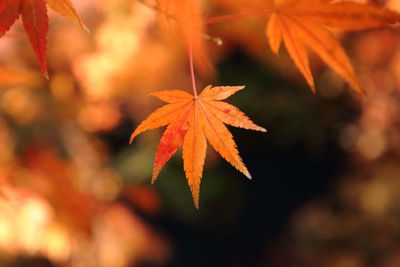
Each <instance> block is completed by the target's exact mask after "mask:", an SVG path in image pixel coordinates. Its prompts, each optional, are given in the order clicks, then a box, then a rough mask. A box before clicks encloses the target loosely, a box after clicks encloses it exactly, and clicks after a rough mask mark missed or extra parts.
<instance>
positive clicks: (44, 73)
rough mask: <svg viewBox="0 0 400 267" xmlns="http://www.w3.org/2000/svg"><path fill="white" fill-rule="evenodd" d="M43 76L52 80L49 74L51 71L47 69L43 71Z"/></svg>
mask: <svg viewBox="0 0 400 267" xmlns="http://www.w3.org/2000/svg"><path fill="white" fill-rule="evenodd" d="M43 76H44V77H45V78H46V80H50V76H49V73H48V72H47V70H46V72H43Z"/></svg>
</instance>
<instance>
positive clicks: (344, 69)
mask: <svg viewBox="0 0 400 267" xmlns="http://www.w3.org/2000/svg"><path fill="white" fill-rule="evenodd" d="M397 22H400V14H398V13H395V12H392V11H389V10H385V9H382V8H379V7H376V6H373V5H368V4H359V3H353V2H337V1H336V2H335V1H331V0H275V8H273V13H272V14H271V16H270V18H269V22H268V26H267V32H266V34H267V37H268V39H269V43H270V46H271V49H272V51H273V52H274V53H275V54H277V53H278V51H279V48H280V45H281V43H282V41H283V42H284V43H285V46H286V49H287V50H288V52H289V55H290V56H291V57H292V59H293V61H294V63H295V65H296V66H297V68H298V69H299V70H300V72H301V73H302V75H303V76H304V78H305V79H306V81H307V83H308V84H309V85H310V87H311V90H312V91H313V92H315V85H314V79H313V76H312V73H311V70H310V66H309V60H308V53H307V49H306V47H308V48H310V49H311V50H313V51H314V52H315V53H317V54H318V55H319V56H320V57H321V58H322V59H323V60H324V61H325V63H326V64H328V65H329V66H330V67H331V68H332V69H333V70H335V71H336V72H337V73H338V74H339V75H341V76H342V77H343V78H344V79H345V80H346V81H347V82H348V83H349V84H350V86H351V87H352V88H353V89H354V90H356V91H357V92H363V89H362V88H361V85H360V83H359V81H358V80H357V78H356V75H355V73H354V69H353V67H352V65H351V63H350V60H349V58H348V57H347V55H346V53H345V51H344V49H343V48H342V46H341V45H340V43H339V41H338V40H337V39H336V38H335V36H334V34H333V33H332V32H331V31H330V30H328V29H327V28H326V27H333V28H337V29H341V30H346V31H349V30H365V29H371V28H379V27H384V26H388V25H391V24H394V23H397Z"/></svg>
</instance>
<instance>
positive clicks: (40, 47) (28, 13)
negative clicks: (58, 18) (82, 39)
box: [0, 0, 87, 76]
mask: <svg viewBox="0 0 400 267" xmlns="http://www.w3.org/2000/svg"><path fill="white" fill-rule="evenodd" d="M46 4H47V5H48V6H49V7H51V8H52V9H53V10H54V11H56V12H58V13H59V14H61V15H63V16H65V17H67V18H69V19H71V20H73V21H74V22H76V23H78V24H79V25H81V27H82V28H84V29H85V30H87V28H86V27H85V25H84V24H83V23H82V21H81V20H80V19H79V17H78V15H77V13H76V11H75V9H74V7H73V6H72V3H71V1H70V0H1V3H0V37H1V36H3V35H4V34H5V33H6V32H7V31H8V30H9V29H10V28H11V26H12V25H13V24H14V23H15V21H16V20H17V19H18V18H19V16H22V21H23V25H24V28H25V31H26V33H27V34H28V36H29V40H30V42H31V44H32V47H33V50H34V51H35V54H36V56H37V58H38V60H39V64H40V68H41V69H42V72H43V73H44V75H45V76H47V66H46V49H47V39H46V35H47V32H48V28H49V25H48V20H49V19H48V16H47V7H46Z"/></svg>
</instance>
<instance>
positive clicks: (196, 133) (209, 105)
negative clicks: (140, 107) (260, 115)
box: [131, 85, 266, 208]
mask: <svg viewBox="0 0 400 267" xmlns="http://www.w3.org/2000/svg"><path fill="white" fill-rule="evenodd" d="M243 88H244V87H243V86H231V87H220V86H218V87H212V86H211V85H210V86H207V87H206V88H205V89H204V90H203V91H202V92H201V94H200V95H199V96H197V95H196V96H193V95H190V94H188V93H186V92H185V91H179V90H171V91H160V92H155V93H152V94H151V95H153V96H155V97H158V98H160V99H161V100H163V101H165V102H167V103H168V105H166V106H164V107H162V108H160V109H158V110H156V111H155V112H153V113H152V114H151V115H150V116H149V117H148V118H147V119H146V120H145V121H143V122H142V123H141V124H140V125H139V126H138V128H137V129H136V130H135V131H134V132H133V134H132V136H131V142H132V141H133V139H134V138H135V137H136V136H137V135H138V134H140V133H141V132H143V131H146V130H149V129H154V128H158V127H161V126H164V125H168V127H167V129H166V130H165V132H164V134H163V136H162V137H161V140H160V144H159V145H158V149H157V153H156V159H155V161H154V169H153V178H152V180H153V182H154V181H155V179H157V176H158V174H159V172H160V171H161V169H162V167H163V166H164V164H165V163H166V162H167V161H168V160H169V159H170V158H171V157H172V156H173V155H174V154H175V152H176V151H177V150H178V149H179V148H180V147H183V162H184V169H185V173H186V177H187V179H188V183H189V186H190V189H191V190H192V195H193V200H194V204H195V206H196V207H197V208H198V207H199V192H200V181H201V177H202V173H203V165H204V160H205V157H206V149H207V143H206V139H207V140H208V142H209V143H210V144H211V146H212V147H213V148H214V149H215V150H216V151H217V152H218V153H219V154H220V155H221V156H222V157H223V158H224V159H225V160H226V161H228V162H229V163H230V164H232V166H234V167H235V168H236V169H238V170H239V171H240V172H242V173H243V174H244V175H245V176H246V177H247V178H249V179H250V178H251V175H250V173H249V171H248V170H247V168H246V166H245V165H244V163H243V161H242V159H241V158H240V156H239V152H238V151H237V148H236V144H235V142H234V141H233V137H232V134H231V133H230V132H229V130H228V129H227V128H226V127H225V125H224V123H226V124H229V125H232V126H235V127H240V128H244V129H249V130H256V131H261V132H265V131H266V130H265V129H264V128H262V127H260V126H257V125H256V124H254V123H253V122H252V121H251V120H250V119H249V118H248V117H247V116H246V115H245V114H244V113H243V112H241V111H240V110H239V109H237V108H236V107H234V106H232V105H230V104H228V103H225V102H222V101H221V100H224V99H226V98H228V97H229V96H231V95H233V94H234V93H236V92H237V91H240V90H242V89H243Z"/></svg>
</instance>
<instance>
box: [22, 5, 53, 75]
mask: <svg viewBox="0 0 400 267" xmlns="http://www.w3.org/2000/svg"><path fill="white" fill-rule="evenodd" d="M21 15H22V21H23V25H24V28H25V31H26V33H27V34H28V37H29V40H30V42H31V45H32V48H33V50H34V51H35V54H36V57H37V59H38V60H39V64H40V68H41V70H42V72H43V74H44V76H45V77H46V76H48V72H47V65H46V50H47V38H46V35H47V31H48V28H49V25H48V16H47V8H46V4H45V2H44V1H43V0H23V1H22V7H21Z"/></svg>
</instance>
